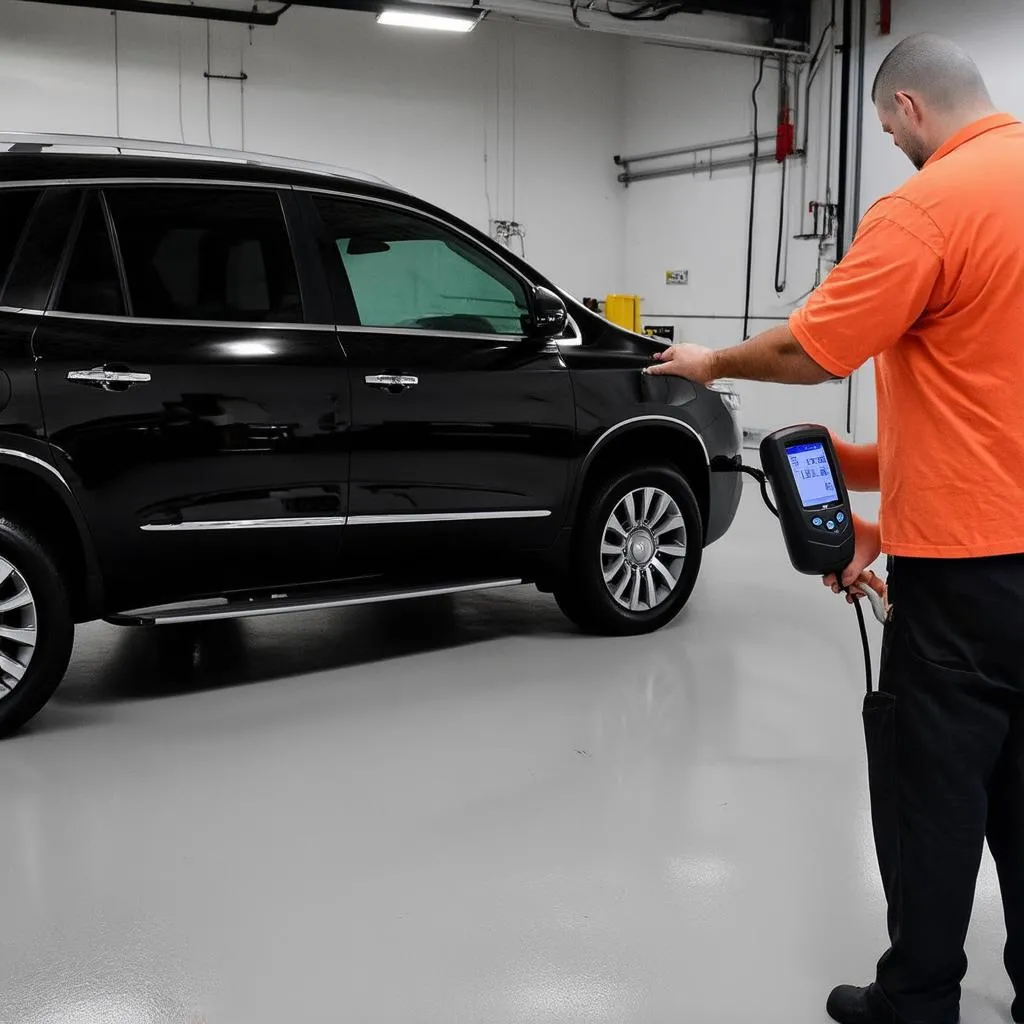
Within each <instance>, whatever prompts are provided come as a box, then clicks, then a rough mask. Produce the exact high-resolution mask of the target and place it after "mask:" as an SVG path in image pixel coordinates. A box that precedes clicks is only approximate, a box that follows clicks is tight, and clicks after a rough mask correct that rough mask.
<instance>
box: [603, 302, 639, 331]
mask: <svg viewBox="0 0 1024 1024" xmlns="http://www.w3.org/2000/svg"><path fill="white" fill-rule="evenodd" d="M604 315H605V318H606V319H607V320H610V321H611V322H612V323H613V324H618V326H619V327H625V328H626V330H627V331H635V332H636V333H637V334H639V333H640V296H639V295H609V296H607V297H606V298H605V300H604Z"/></svg>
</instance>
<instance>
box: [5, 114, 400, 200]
mask: <svg viewBox="0 0 1024 1024" xmlns="http://www.w3.org/2000/svg"><path fill="white" fill-rule="evenodd" d="M167 177H173V178H176V179H178V178H180V179H195V180H202V181H238V182H246V183H250V182H251V183H253V184H263V185H283V186H297V187H305V188H325V189H341V190H349V189H353V187H354V186H355V187H357V188H358V191H359V192H365V193H367V194H371V195H377V196H383V197H387V196H389V195H390V196H392V197H394V198H400V199H401V200H402V201H403V202H409V201H410V200H411V199H412V198H413V197H411V196H409V195H408V194H407V193H405V192H403V191H401V190H400V189H398V188H395V187H394V186H392V185H390V184H388V183H387V182H386V181H384V180H382V179H380V178H376V177H374V176H373V175H370V174H365V173H362V172H359V171H353V170H349V169H347V168H340V167H334V166H332V165H330V164H321V163H315V162H313V161H306V160H295V159H291V158H289V157H279V156H271V155H267V154H262V153H249V152H244V151H240V150H227V149H217V148H214V147H205V146H191V145H183V144H178V143H170V142H157V141H154V140H150V139H122V138H113V137H106V136H95V135H61V134H33V133H21V132H0V181H8V182H10V181H40V180H45V181H59V180H65V179H67V180H80V179H89V178H167ZM417 205H420V204H417Z"/></svg>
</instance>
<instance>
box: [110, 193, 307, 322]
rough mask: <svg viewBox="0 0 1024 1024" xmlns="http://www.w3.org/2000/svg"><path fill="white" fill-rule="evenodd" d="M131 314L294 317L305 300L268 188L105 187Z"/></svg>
mask: <svg viewBox="0 0 1024 1024" xmlns="http://www.w3.org/2000/svg"><path fill="white" fill-rule="evenodd" d="M107 201H108V203H109V205H110V210H111V214H112V216H113V221H114V226H115V231H116V234H117V239H118V242H119V244H120V248H121V257H122V261H123V264H124V268H125V278H126V280H127V284H128V294H129V298H130V301H131V310H132V315H134V316H137V317H147V318H153V319H161V320H219V321H245V322H270V323H274V322H278V323H295V322H301V321H302V300H301V296H300V292H299V281H298V275H297V273H296V269H295V260H294V258H293V256H292V249H291V244H290V242H289V239H288V231H287V228H286V226H285V221H284V213H283V211H282V209H281V203H280V200H279V199H278V197H277V194H276V193H275V192H273V191H272V190H268V189H237V188H205V187H190V186H181V187H159V188H157V187H154V188H148V187H124V188H116V189H109V190H108V191H107Z"/></svg>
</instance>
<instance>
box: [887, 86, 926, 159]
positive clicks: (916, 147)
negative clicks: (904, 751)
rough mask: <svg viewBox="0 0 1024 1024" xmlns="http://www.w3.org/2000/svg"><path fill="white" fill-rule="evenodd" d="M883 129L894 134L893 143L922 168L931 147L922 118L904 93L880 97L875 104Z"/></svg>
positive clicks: (888, 133)
mask: <svg viewBox="0 0 1024 1024" xmlns="http://www.w3.org/2000/svg"><path fill="white" fill-rule="evenodd" d="M875 111H876V112H877V114H878V120H879V121H881V122H882V131H884V132H885V133H886V134H887V135H891V136H892V141H893V144H894V145H895V146H896V147H897V149H899V150H901V151H902V152H903V153H904V154H905V155H906V157H907V159H909V160H910V162H911V163H912V164H913V165H914V166H915V167H916V168H917V169H918V170H921V168H922V167H924V165H925V163H926V162H927V160H928V158H929V157H930V156H931V155H932V151H931V147H930V146H929V145H928V143H927V142H926V141H925V139H924V134H923V132H922V128H921V118H920V115H919V113H918V111H917V110H916V109H915V106H914V103H913V101H912V100H910V99H909V97H907V96H906V95H905V94H904V93H897V95H896V96H894V97H890V99H889V100H888V101H886V100H885V99H883V98H882V97H879V99H878V102H876V104H875Z"/></svg>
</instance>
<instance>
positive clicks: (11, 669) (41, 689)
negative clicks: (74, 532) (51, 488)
mask: <svg viewBox="0 0 1024 1024" xmlns="http://www.w3.org/2000/svg"><path fill="white" fill-rule="evenodd" d="M74 634H75V626H74V620H73V619H72V615H71V607H70V602H69V601H68V595H67V591H66V590H65V589H64V585H63V583H62V582H61V578H60V573H59V572H58V570H57V567H56V565H55V564H54V562H53V559H52V558H51V556H50V555H49V554H48V552H47V551H46V549H45V548H44V547H43V546H42V545H41V544H40V543H39V542H38V541H37V540H36V539H35V538H34V537H33V536H32V535H31V534H30V533H29V532H28V531H26V530H25V529H24V528H23V527H22V526H20V525H19V524H17V523H14V522H11V521H10V520H6V519H0V736H6V735H9V734H10V733H12V732H15V731H16V730H17V729H20V728H21V726H23V725H24V724H25V723H26V722H27V721H28V720H29V719H30V718H32V717H33V715H35V714H36V713H37V712H38V711H39V710H40V709H41V708H42V707H43V705H44V704H45V703H46V702H47V701H48V700H49V699H50V697H51V695H52V694H53V691H54V690H56V689H57V686H58V685H59V684H60V681H61V679H63V678H64V672H65V670H66V669H67V667H68V661H69V660H70V658H71V647H72V644H73V642H74Z"/></svg>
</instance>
